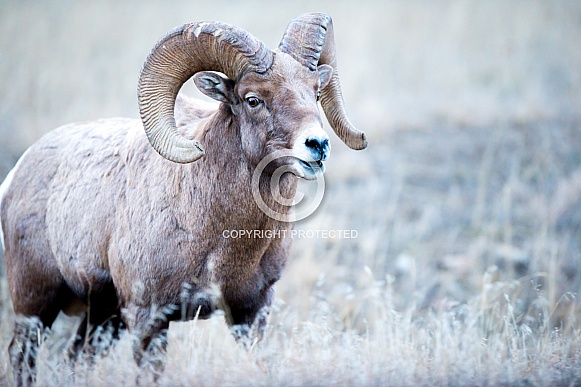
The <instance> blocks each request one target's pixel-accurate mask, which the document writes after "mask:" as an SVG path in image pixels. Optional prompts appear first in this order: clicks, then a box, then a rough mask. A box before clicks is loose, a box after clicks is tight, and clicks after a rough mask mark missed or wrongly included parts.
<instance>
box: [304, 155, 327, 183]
mask: <svg viewBox="0 0 581 387" xmlns="http://www.w3.org/2000/svg"><path fill="white" fill-rule="evenodd" d="M298 160H299V165H300V166H301V167H302V169H303V171H304V172H305V175H304V176H301V177H303V178H304V179H306V180H313V179H315V178H316V177H317V176H318V175H320V174H322V173H324V172H325V164H323V161H322V160H316V161H310V162H309V161H305V160H301V159H298Z"/></svg>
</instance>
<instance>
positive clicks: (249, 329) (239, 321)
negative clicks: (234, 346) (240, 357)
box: [226, 286, 274, 348]
mask: <svg viewBox="0 0 581 387" xmlns="http://www.w3.org/2000/svg"><path fill="white" fill-rule="evenodd" d="M273 300H274V288H273V287H272V286H268V287H267V288H266V289H264V290H263V291H262V292H261V294H260V299H259V300H258V302H256V303H254V304H253V305H252V306H250V307H248V308H228V310H227V311H226V322H227V323H228V325H229V326H230V330H231V332H232V335H233V336H234V338H235V339H236V341H237V342H238V343H240V344H241V345H242V346H244V347H245V348H252V347H253V346H254V345H255V344H256V343H258V342H259V341H260V340H262V338H263V336H264V331H265V330H266V326H267V323H268V316H269V314H270V306H271V304H272V301H273Z"/></svg>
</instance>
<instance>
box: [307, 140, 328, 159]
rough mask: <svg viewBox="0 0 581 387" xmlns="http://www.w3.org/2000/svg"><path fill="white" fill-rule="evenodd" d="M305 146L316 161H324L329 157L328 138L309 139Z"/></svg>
mask: <svg viewBox="0 0 581 387" xmlns="http://www.w3.org/2000/svg"><path fill="white" fill-rule="evenodd" d="M305 145H306V146H307V148H308V149H309V150H310V151H311V152H312V153H313V154H314V155H316V157H315V159H317V161H319V160H320V161H325V160H326V159H327V157H328V156H329V149H330V147H329V139H328V138H325V139H320V138H317V137H311V138H308V139H307V140H306V141H305Z"/></svg>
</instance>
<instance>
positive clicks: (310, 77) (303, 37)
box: [138, 14, 367, 179]
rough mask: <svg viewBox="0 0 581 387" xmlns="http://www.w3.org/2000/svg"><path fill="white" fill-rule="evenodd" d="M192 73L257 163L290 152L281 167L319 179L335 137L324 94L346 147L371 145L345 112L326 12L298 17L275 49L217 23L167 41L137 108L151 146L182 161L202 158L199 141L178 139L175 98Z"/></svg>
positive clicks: (152, 60)
mask: <svg viewBox="0 0 581 387" xmlns="http://www.w3.org/2000/svg"><path fill="white" fill-rule="evenodd" d="M220 73H222V74H224V75H225V76H223V75H221V74H220ZM192 76H193V77H194V82H195V83H196V85H197V87H198V88H199V89H200V90H201V91H202V92H203V93H204V94H206V95H208V96H210V97H211V98H214V99H215V100H217V101H220V102H222V103H223V104H224V105H226V106H227V107H228V108H229V109H230V111H231V113H232V115H233V116H234V117H235V119H236V121H237V123H238V125H239V128H240V129H239V130H240V138H241V142H242V148H243V150H244V153H245V154H246V156H247V157H248V158H249V160H250V161H251V162H252V163H253V164H254V165H256V164H258V162H259V161H260V160H261V159H262V158H264V157H265V156H267V155H268V154H270V153H272V152H274V151H277V150H281V149H286V150H290V151H291V152H292V156H291V157H286V158H283V159H281V160H278V161H277V162H278V163H279V164H280V163H285V164H287V165H289V166H290V169H289V172H292V173H294V174H295V175H297V176H299V177H303V178H306V179H314V178H315V177H316V175H317V174H318V173H319V172H322V171H323V164H322V162H323V161H324V160H325V159H326V158H327V156H328V154H329V139H328V136H327V134H326V133H325V132H324V131H323V129H322V122H321V118H320V114H319V111H318V106H317V101H318V100H319V96H320V98H321V104H322V106H323V110H324V112H325V114H326V116H327V118H328V120H329V123H330V124H331V127H332V128H333V129H334V130H335V132H336V133H337V135H338V136H339V137H340V138H341V139H342V140H343V142H345V144H347V145H348V146H349V147H351V148H353V149H363V148H365V147H366V145H367V142H366V140H365V135H364V133H363V132H360V131H358V130H357V129H355V128H354V127H353V126H352V125H351V123H350V122H349V120H348V118H347V116H346V113H345V109H344V107H343V100H342V97H341V90H340V86H339V78H338V74H337V71H336V60H335V53H334V42H333V30H332V23H331V19H330V17H328V16H327V15H324V14H307V15H303V16H300V17H298V18H296V19H295V20H293V21H292V22H291V24H289V27H288V29H287V31H286V32H285V34H284V36H283V39H282V41H281V43H280V45H279V49H278V50H275V51H271V50H270V49H268V48H267V47H266V46H265V45H264V44H263V43H262V42H260V41H259V40H258V39H256V38H255V37H253V36H252V35H250V34H249V33H248V32H246V31H244V30H242V29H240V28H237V27H234V26H231V25H228V24H225V23H219V22H198V23H191V24H186V25H183V26H180V27H177V28H176V29H174V30H173V31H170V32H169V33H168V34H167V35H166V36H165V37H164V38H162V39H161V40H160V41H159V42H158V43H157V45H156V46H155V47H154V48H153V50H152V51H151V53H150V55H149V57H148V58H147V60H146V62H145V64H144V66H143V69H142V71H141V75H140V79H139V86H138V98H139V107H140V113H141V118H142V121H143V124H144V129H145V132H146V134H147V137H148V139H149V141H150V143H151V145H152V146H153V147H154V148H155V149H156V150H157V152H158V153H159V154H161V155H162V156H163V157H165V158H166V159H168V160H171V161H174V162H178V163H189V162H193V161H196V160H197V159H199V158H200V157H202V156H203V155H204V149H203V147H202V145H201V144H200V143H199V142H198V141H196V140H187V139H185V138H183V137H182V136H180V135H179V134H178V132H177V129H176V124H175V119H174V116H173V109H174V104H175V99H176V96H177V93H178V91H179V89H180V88H181V86H182V85H183V83H184V82H185V81H187V80H188V79H189V78H190V77H192ZM273 167H276V165H273Z"/></svg>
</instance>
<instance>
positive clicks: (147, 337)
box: [0, 14, 367, 384]
mask: <svg viewBox="0 0 581 387" xmlns="http://www.w3.org/2000/svg"><path fill="white" fill-rule="evenodd" d="M192 52H193V53H194V54H195V55H192ZM319 57H320V58H319ZM335 66H336V60H335V53H334V41H333V35H332V24H331V20H330V18H329V17H328V16H327V15H324V14H308V15H303V16H300V17H298V18H296V19H294V20H293V21H292V22H291V23H290V24H289V27H288V28H287V31H286V33H285V35H284V36H283V39H282V41H281V44H280V45H279V50H276V51H271V50H269V49H268V48H266V46H264V44H263V43H261V42H260V41H258V40H257V39H255V38H254V37H252V36H251V35H249V34H248V33H247V32H245V31H243V30H241V29H239V28H237V27H234V26H230V25H227V24H224V23H219V22H199V23H191V24H187V25H183V26H180V27H177V28H176V29H174V30H172V31H170V32H169V33H168V34H167V35H166V36H165V37H163V38H162V39H161V40H160V41H159V42H158V43H157V45H156V46H155V47H154V48H153V50H152V52H151V53H150V55H149V56H148V58H147V59H146V61H145V64H144V66H143V68H142V71H141V75H140V79H139V83H138V100H139V106H140V113H141V120H131V119H122V118H115V119H107V120H98V121H92V122H84V123H76V124H71V125H66V126H63V127H61V128H59V129H56V130H54V131H53V132H50V133H48V134H46V135H45V136H44V137H42V138H41V139H40V140H39V141H38V142H37V143H35V144H34V145H32V146H31V147H30V148H29V149H28V150H27V152H26V154H25V155H24V156H23V157H22V158H21V159H20V160H19V163H18V165H17V166H16V167H15V168H14V170H13V171H12V172H11V173H10V175H9V177H8V179H7V180H6V181H5V183H4V184H3V185H2V186H1V188H0V223H1V224H2V230H1V231H2V233H3V237H4V241H3V242H4V245H5V255H6V266H7V274H8V275H7V277H8V286H9V290H10V293H11V297H12V301H13V305H14V311H15V313H16V314H17V316H18V317H17V319H16V322H15V329H14V338H13V340H12V342H11V344H10V346H9V351H10V355H11V363H12V365H13V368H14V370H15V376H16V379H17V383H24V384H27V383H30V382H32V381H34V363H35V359H34V357H35V356H34V351H32V352H31V353H30V354H26V353H24V352H23V350H22V348H24V346H25V345H29V346H30V348H37V347H38V345H39V342H38V337H39V336H38V334H35V333H34V332H32V333H31V332H30V328H29V327H30V322H31V321H32V320H31V319H37V320H38V324H37V323H36V322H35V323H34V324H32V326H33V329H36V328H34V327H35V326H41V327H46V326H50V325H51V324H52V323H53V321H54V319H55V318H56V316H57V314H58V313H59V312H60V311H64V312H65V313H79V312H83V311H86V313H85V314H84V315H85V317H84V321H83V322H82V323H81V324H80V326H79V330H78V332H77V335H76V339H75V340H74V342H73V345H72V348H71V349H70V354H71V355H73V356H76V354H78V353H79V350H80V349H81V348H82V347H83V346H84V344H85V343H86V340H85V338H86V337H91V336H92V335H91V333H90V332H89V330H94V329H95V327H97V326H101V325H103V324H106V323H110V324H112V325H113V328H114V330H115V331H117V330H118V329H121V328H122V325H123V324H125V325H126V326H127V328H129V329H130V330H131V331H133V332H135V333H137V334H138V337H139V339H140V340H139V345H138V346H137V348H136V351H135V355H136V360H137V361H138V362H141V354H148V353H155V350H152V348H151V347H152V346H155V345H158V344H159V343H161V345H162V346H164V345H165V344H163V343H164V342H165V341H164V340H163V337H164V336H165V328H167V327H168V326H169V321H171V320H176V319H180V318H182V319H190V318H193V317H194V316H197V317H199V318H207V317H209V316H210V315H211V314H212V312H213V311H214V310H216V309H218V308H219V309H222V310H223V311H224V315H225V318H226V321H227V323H228V325H230V326H231V327H232V328H233V333H234V335H235V337H236V338H237V339H240V338H245V337H249V335H250V333H251V327H257V328H258V329H257V330H255V331H254V332H255V333H257V334H258V337H260V336H261V334H262V331H263V329H264V326H265V324H266V316H267V314H268V309H269V306H270V304H271V303H272V300H273V296H274V289H273V286H274V284H275V283H276V281H277V280H278V279H279V277H280V273H281V271H282V269H283V267H284V266H285V263H286V260H287V256H288V251H289V246H290V238H287V235H289V234H290V233H288V232H287V231H289V230H290V228H291V227H292V226H291V225H290V224H289V223H287V222H285V221H283V220H282V219H285V217H284V216H283V217H282V218H281V220H276V219H274V217H270V216H269V215H268V214H266V213H264V212H263V211H262V210H261V209H260V207H259V206H258V205H257V203H256V202H255V201H254V197H255V194H256V193H257V191H258V194H259V195H260V197H261V198H262V200H263V201H264V202H265V204H266V205H267V207H268V208H269V209H270V210H271V211H272V212H273V213H278V214H282V215H286V214H287V213H288V211H289V207H288V206H287V205H284V202H283V203H279V202H278V201H277V199H276V198H275V191H276V192H278V193H277V194H276V197H282V198H292V197H293V196H294V193H295V192H296V187H297V178H305V179H309V180H313V179H316V178H317V177H318V176H320V174H321V173H322V172H323V170H324V164H323V162H324V161H326V159H327V157H328V155H329V151H330V146H329V138H328V135H327V134H326V133H325V131H324V130H323V129H322V121H321V117H320V112H319V110H318V105H317V101H318V99H319V96H320V97H321V105H322V106H323V110H324V111H325V114H326V115H327V117H328V118H329V122H330V124H331V127H332V128H333V130H334V131H335V133H337V135H338V136H339V137H340V138H341V139H342V140H343V141H344V142H345V144H347V145H348V146H350V147H351V148H353V149H363V148H364V147H365V146H366V145H367V141H366V138H365V135H364V133H363V132H360V131H358V130H357V129H355V128H354V127H353V126H352V125H351V123H350V122H349V120H348V118H347V116H346V113H345V110H344V107H343V101H342V97H341V90H340V87H339V78H338V75H337V72H336V71H335ZM208 70H213V71H208ZM220 73H223V74H225V75H226V76H223V75H221V74H220ZM192 76H193V79H194V82H195V83H196V86H197V87H198V88H199V89H200V90H201V91H202V92H203V93H204V94H206V95H208V96H210V97H211V98H213V99H215V100H217V101H218V102H220V104H218V105H216V104H212V105H208V104H206V103H201V102H198V101H194V100H190V99H188V98H186V97H183V96H182V97H178V98H177V99H176V94H177V91H178V90H179V88H180V87H181V85H182V84H183V83H184V82H185V81H186V80H187V79H189V78H190V77H192ZM202 144H203V147H202ZM281 151H282V152H284V155H285V156H284V157H279V158H275V159H274V160H271V161H272V162H271V163H270V164H269V165H268V166H267V167H266V168H265V169H264V170H262V173H261V174H260V175H259V176H260V177H259V179H258V180H257V181H255V180H254V179H253V176H254V173H255V169H260V168H259V167H258V166H259V164H260V162H261V160H267V159H268V160H269V159H270V157H271V156H272V155H276V154H279V152H281ZM194 161H195V162H194ZM277 168H284V169H279V170H278V171H284V172H283V173H279V172H276V173H277V175H276V176H278V181H276V180H274V179H273V176H275V171H277ZM272 184H276V187H274V186H272ZM228 230H248V231H251V230H258V231H271V232H269V233H264V232H262V233H261V232H259V233H250V234H251V235H253V237H250V238H238V239H235V238H226V237H224V232H225V231H228ZM265 236H268V237H265ZM79 307H80V308H79ZM159 311H162V312H163V313H162V315H160V314H159V313H158V312H159ZM27 332H28V333H27ZM158 337H159V338H161V339H162V340H161V341H159V340H155V339H156V338H158ZM26 343H28V344H26ZM27 370H28V371H30V374H29V375H26V374H25V371H27Z"/></svg>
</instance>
